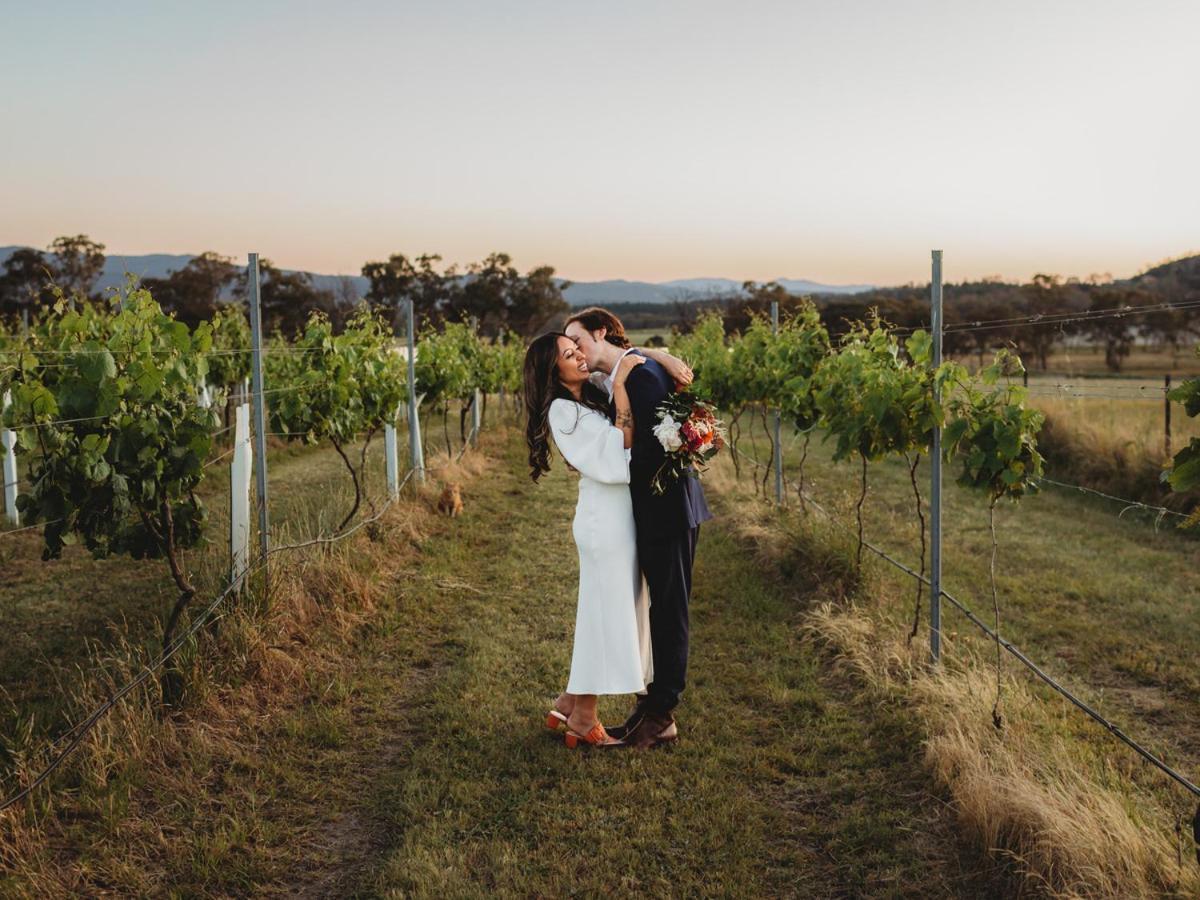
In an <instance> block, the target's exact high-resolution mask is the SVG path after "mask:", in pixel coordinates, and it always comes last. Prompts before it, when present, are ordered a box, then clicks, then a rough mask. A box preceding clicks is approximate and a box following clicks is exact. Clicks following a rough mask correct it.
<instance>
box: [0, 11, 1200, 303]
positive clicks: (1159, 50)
mask: <svg viewBox="0 0 1200 900" xmlns="http://www.w3.org/2000/svg"><path fill="white" fill-rule="evenodd" d="M0 22H2V23H3V24H2V25H0V29H2V30H0V72H2V73H3V76H4V78H3V83H4V91H3V100H0V106H2V109H3V119H4V123H5V129H4V132H5V136H4V139H3V140H2V141H0V171H2V172H3V177H2V179H0V184H2V185H3V189H2V195H0V245H4V244H32V245H35V246H44V245H45V244H47V243H48V242H49V241H50V240H51V239H53V238H54V237H55V236H56V235H59V234H66V233H72V234H74V233H78V232H83V233H87V234H89V235H90V236H92V237H93V238H95V239H97V240H100V241H103V242H104V243H105V244H107V246H108V249H109V252H110V253H113V254H122V253H124V254H140V253H150V252H165V253H197V252H200V251H202V250H206V249H212V250H217V251H219V252H222V253H227V254H230V255H233V256H236V257H238V258H239V259H242V258H244V256H245V253H246V252H247V251H250V250H255V251H258V252H260V253H262V254H264V255H266V256H268V257H270V258H271V259H272V260H274V261H275V262H276V263H278V264H280V265H282V266H284V267H287V268H303V269H309V270H313V271H319V272H327V273H357V272H358V270H359V268H360V266H361V265H362V263H363V261H364V260H367V259H375V258H381V257H385V256H386V255H387V254H389V253H391V252H395V251H400V252H404V253H408V254H410V255H415V254H418V253H420V252H423V251H434V252H439V253H441V254H442V255H443V257H445V258H446V259H447V260H448V261H458V262H468V261H471V260H475V259H479V258H482V257H483V256H484V255H485V254H486V253H488V252H489V251H491V250H504V251H507V252H508V253H510V254H512V256H513V257H514V259H515V262H516V264H517V265H518V266H519V267H521V268H522V269H527V268H531V267H533V266H535V265H538V264H541V263H549V264H551V265H554V266H555V267H556V268H557V269H558V271H559V273H560V274H561V275H564V276H566V277H568V278H572V279H575V280H597V279H603V278H629V279H643V280H651V281H661V280H666V279H671V278H683V277H699V276H710V277H715V276H724V277H730V278H739V279H740V278H753V279H757V280H766V279H770V278H775V277H791V278H811V279H814V280H818V281H822V282H827V283H846V282H871V283H876V284H892V283H903V282H907V281H922V280H926V279H927V278H928V267H929V250H930V248H933V247H939V248H942V249H944V251H945V254H946V275H947V278H949V279H951V280H961V279H964V278H972V277H977V276H983V275H990V274H998V275H1002V276H1005V277H1011V278H1028V277H1029V276H1030V275H1031V274H1033V273H1034V272H1039V271H1052V272H1059V273H1063V274H1074V275H1080V276H1086V275H1088V274H1090V273H1098V272H1111V273H1113V274H1115V275H1118V276H1124V275H1129V274H1132V273H1133V272H1135V271H1137V270H1139V269H1140V268H1142V267H1143V266H1145V265H1146V264H1149V263H1153V262H1156V261H1158V260H1160V259H1162V258H1164V257H1167V256H1177V255H1181V254H1184V253H1187V252H1192V251H1200V179H1197V177H1196V176H1197V160H1198V159H1200V155H1198V152H1200V115H1198V114H1197V110H1200V52H1198V51H1197V43H1196V42H1197V37H1198V35H1200V2H1196V0H1186V2H1146V3H1131V2H1125V0H1122V2H1107V0H1087V2H1062V0H1039V2H1007V3H982V2H964V0H957V2H902V0H875V2H868V0H850V2H841V3H829V2H821V3H811V2H800V0H790V2H778V3H776V2H742V3H738V4H733V3H729V2H722V3H709V2H696V0H690V2H670V3H667V2H653V0H638V2H623V0H609V2H604V3H587V4H584V3H571V2H563V0H557V2H529V0H523V2H495V0H493V2H476V3H467V2H457V0H439V2H436V3H435V2H427V3H411V2H407V3H406V2H353V0H343V2H339V3H336V4H335V3H304V2H274V3H271V2H252V0H250V2H247V0H243V2H238V3H232V2H230V3H225V2H204V3H191V4H181V3H170V4H164V3H151V2H124V0H112V2H108V3H96V2H88V3H82V2H79V3H67V2H53V0H48V2H44V3H37V4H33V3H23V4H17V3H13V2H8V0H5V2H4V9H3V17H2V19H0Z"/></svg>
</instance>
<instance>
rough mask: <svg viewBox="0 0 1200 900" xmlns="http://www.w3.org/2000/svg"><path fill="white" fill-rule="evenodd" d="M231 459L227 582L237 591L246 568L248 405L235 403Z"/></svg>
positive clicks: (249, 450) (249, 455) (250, 457)
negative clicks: (236, 404) (234, 586)
mask: <svg viewBox="0 0 1200 900" xmlns="http://www.w3.org/2000/svg"><path fill="white" fill-rule="evenodd" d="M233 415H234V428H233V462H232V463H230V468H229V553H230V567H229V581H230V584H234V585H236V586H237V587H236V588H234V590H236V591H239V592H240V591H241V590H242V588H243V587H244V585H243V581H244V579H245V577H246V570H247V569H249V568H250V469H251V467H252V465H253V461H254V450H253V448H252V447H251V445H250V406H249V404H247V403H242V404H239V405H238V406H237V407H236V408H235V409H234V411H233Z"/></svg>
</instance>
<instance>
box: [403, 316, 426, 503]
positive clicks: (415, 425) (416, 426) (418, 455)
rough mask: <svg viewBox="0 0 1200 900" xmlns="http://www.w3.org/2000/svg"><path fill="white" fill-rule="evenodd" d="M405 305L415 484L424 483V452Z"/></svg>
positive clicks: (412, 340)
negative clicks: (418, 418)
mask: <svg viewBox="0 0 1200 900" xmlns="http://www.w3.org/2000/svg"><path fill="white" fill-rule="evenodd" d="M405 305H406V306H407V309H406V310H405V314H406V315H407V317H408V454H409V463H410V465H411V466H412V470H413V477H414V478H415V479H416V482H417V484H424V483H425V451H424V450H423V449H422V448H421V423H420V422H419V421H418V420H417V371H416V357H417V348H416V338H415V337H414V332H413V302H412V298H411V297H410V298H409V299H408V300H407V301H406V303H405Z"/></svg>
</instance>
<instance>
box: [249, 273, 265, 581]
mask: <svg viewBox="0 0 1200 900" xmlns="http://www.w3.org/2000/svg"><path fill="white" fill-rule="evenodd" d="M247 280H248V282H249V288H250V339H251V341H252V347H253V350H254V354H253V357H252V359H253V364H254V366H253V370H252V372H251V375H252V377H253V379H254V398H253V399H254V474H255V481H256V482H257V485H258V549H259V554H260V556H261V558H262V559H263V560H266V558H267V551H268V550H269V549H270V543H269V541H268V537H269V532H268V528H269V523H270V520H269V517H268V515H267V414H266V404H265V402H264V398H263V368H262V298H261V296H260V293H259V281H258V254H257V253H251V254H250V264H249V272H248V279H247ZM266 578H267V572H266V569H265V568H264V570H263V584H264V593H265V590H266V588H265V585H266Z"/></svg>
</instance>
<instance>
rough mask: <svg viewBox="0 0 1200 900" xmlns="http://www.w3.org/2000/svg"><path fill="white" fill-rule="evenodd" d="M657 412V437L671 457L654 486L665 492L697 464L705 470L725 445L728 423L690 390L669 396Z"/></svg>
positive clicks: (661, 468)
mask: <svg viewBox="0 0 1200 900" xmlns="http://www.w3.org/2000/svg"><path fill="white" fill-rule="evenodd" d="M657 414H658V424H657V425H655V426H654V436H655V437H656V438H658V442H659V443H660V444H662V446H663V449H664V450H666V451H667V458H666V460H664V461H663V464H662V465H661V466H659V468H658V471H657V472H656V473H655V474H654V478H653V479H652V480H651V482H650V489H651V490H653V491H654V493H656V494H662V493H663V492H664V491H666V489H667V485H668V484H669V483H670V482H671V481H675V480H677V479H678V478H679V477H680V476H682V475H683V474H684V472H686V471H688V469H690V468H692V467H693V466H695V467H697V468H698V469H699V470H700V471H701V472H703V471H704V470H705V463H707V462H708V461H709V460H710V459H712V458H713V457H714V456H716V455H717V451H719V450H720V449H721V448H722V447H724V446H725V425H724V423H723V422H721V420H720V419H718V418H717V416H716V411H715V410H714V409H713V407H712V406H710V405H709V404H707V403H705V402H704V401H703V400H698V399H697V398H696V397H694V396H693V395H692V394H686V393H684V394H672V395H671V396H669V397H667V399H665V400H664V401H663V402H662V403H660V404H659V406H658V411H657Z"/></svg>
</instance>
